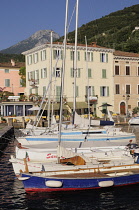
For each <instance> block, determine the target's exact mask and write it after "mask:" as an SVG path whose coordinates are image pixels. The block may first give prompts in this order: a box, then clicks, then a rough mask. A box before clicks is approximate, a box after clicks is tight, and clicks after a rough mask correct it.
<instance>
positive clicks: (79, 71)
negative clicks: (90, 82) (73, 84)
mask: <svg viewBox="0 0 139 210" xmlns="http://www.w3.org/2000/svg"><path fill="white" fill-rule="evenodd" d="M77 75H78V77H80V76H81V69H80V68H78V74H77Z"/></svg>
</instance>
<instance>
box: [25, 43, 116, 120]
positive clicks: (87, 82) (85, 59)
mask: <svg viewBox="0 0 139 210" xmlns="http://www.w3.org/2000/svg"><path fill="white" fill-rule="evenodd" d="M74 52H75V47H74V44H67V46H66V61H65V76H64V99H65V101H66V102H67V103H69V104H70V105H71V104H72V103H73V100H74V94H75V93H76V102H77V105H78V104H79V103H80V104H82V107H80V108H79V110H78V113H79V114H85V113H86V112H87V111H86V108H87V107H88V104H87V102H88V94H89V103H90V105H91V112H92V114H94V115H97V116H100V117H101V116H102V108H101V107H100V106H101V105H103V104H104V103H110V104H111V105H112V106H111V107H110V110H111V111H114V110H113V108H114V94H113V93H114V88H113V84H114V77H113V52H114V50H113V49H108V48H103V47H99V46H97V45H96V44H95V43H93V44H92V45H89V46H87V47H86V46H85V45H78V46H77V68H76V69H75V65H74V64H75V59H74ZM23 54H24V55H25V58H26V89H25V95H27V96H29V97H33V96H34V97H35V96H36V97H37V96H38V97H39V96H40V97H42V96H43V95H44V94H45V92H46V90H47V89H48V86H50V90H51V92H49V91H48V92H47V94H46V98H49V95H51V101H54V102H55V103H58V102H59V96H60V89H61V72H62V67H63V45H62V43H53V45H52V46H51V45H50V44H45V45H42V46H39V47H36V48H33V49H31V50H28V51H26V52H24V53H23ZM75 74H76V80H75V77H74V75H75ZM50 81H51V82H50ZM75 83H76V84H75ZM71 108H72V105H71Z"/></svg>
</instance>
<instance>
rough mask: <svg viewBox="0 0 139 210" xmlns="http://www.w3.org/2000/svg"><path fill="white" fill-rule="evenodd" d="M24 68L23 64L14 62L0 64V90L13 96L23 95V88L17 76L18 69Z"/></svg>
mask: <svg viewBox="0 0 139 210" xmlns="http://www.w3.org/2000/svg"><path fill="white" fill-rule="evenodd" d="M24 66H25V63H23V62H20V63H16V62H15V61H14V60H11V62H9V63H0V88H1V90H3V91H8V92H12V93H14V95H15V96H17V95H18V96H19V95H22V94H24V89H25V87H22V85H21V77H20V75H19V69H20V68H21V67H24Z"/></svg>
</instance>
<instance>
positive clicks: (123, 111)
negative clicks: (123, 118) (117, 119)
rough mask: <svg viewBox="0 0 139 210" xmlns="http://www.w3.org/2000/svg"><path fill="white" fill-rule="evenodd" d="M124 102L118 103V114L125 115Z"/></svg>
mask: <svg viewBox="0 0 139 210" xmlns="http://www.w3.org/2000/svg"><path fill="white" fill-rule="evenodd" d="M125 108H126V107H125V102H121V103H120V114H121V115H125V114H126V111H125Z"/></svg>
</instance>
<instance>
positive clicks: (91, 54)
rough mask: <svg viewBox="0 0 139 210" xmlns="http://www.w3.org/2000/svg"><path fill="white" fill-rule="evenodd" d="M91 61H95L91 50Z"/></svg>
mask: <svg viewBox="0 0 139 210" xmlns="http://www.w3.org/2000/svg"><path fill="white" fill-rule="evenodd" d="M91 61H93V52H91Z"/></svg>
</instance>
